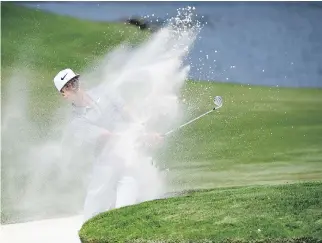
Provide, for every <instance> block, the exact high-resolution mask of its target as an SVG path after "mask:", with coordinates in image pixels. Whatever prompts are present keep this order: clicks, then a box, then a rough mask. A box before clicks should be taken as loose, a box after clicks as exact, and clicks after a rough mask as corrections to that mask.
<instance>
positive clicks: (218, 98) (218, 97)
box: [214, 96, 223, 110]
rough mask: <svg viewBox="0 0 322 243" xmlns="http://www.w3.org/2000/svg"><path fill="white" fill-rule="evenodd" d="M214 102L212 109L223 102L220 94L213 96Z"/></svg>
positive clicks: (220, 105) (217, 107)
mask: <svg viewBox="0 0 322 243" xmlns="http://www.w3.org/2000/svg"><path fill="white" fill-rule="evenodd" d="M214 104H215V105H216V107H215V108H214V110H217V109H219V108H220V107H222V104H223V99H222V97H221V96H215V98H214Z"/></svg>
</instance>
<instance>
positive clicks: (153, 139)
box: [147, 133, 164, 147]
mask: <svg viewBox="0 0 322 243" xmlns="http://www.w3.org/2000/svg"><path fill="white" fill-rule="evenodd" d="M163 142H164V137H163V136H162V135H161V134H160V133H149V134H148V135H147V143H148V145H150V146H153V147H154V146H160V145H162V144H163Z"/></svg>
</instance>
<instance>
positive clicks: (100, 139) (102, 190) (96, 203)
mask: <svg viewBox="0 0 322 243" xmlns="http://www.w3.org/2000/svg"><path fill="white" fill-rule="evenodd" d="M79 78H80V75H79V74H76V73H74V72H73V70H71V69H69V68H68V69H64V70H62V71H60V72H59V73H58V74H57V75H56V76H55V78H54V84H55V87H56V88H57V90H58V91H59V92H60V93H61V95H62V96H63V97H64V98H65V99H66V100H67V101H68V102H70V103H71V104H72V106H73V114H74V119H73V120H72V122H71V124H70V125H71V127H72V128H73V129H72V134H73V138H75V140H77V142H82V143H86V147H90V148H93V151H94V153H95V157H96V161H95V163H94V167H93V173H92V175H93V176H92V179H91V181H90V184H89V187H88V191H87V195H86V199H85V203H84V219H85V220H88V219H90V218H91V217H93V216H95V215H97V214H98V213H101V212H104V211H107V210H109V209H112V208H115V207H122V206H126V205H131V204H134V203H136V198H137V192H138V191H139V189H138V188H137V185H136V183H135V179H134V178H132V177H128V176H127V177H126V176H124V171H125V167H124V160H123V159H122V156H120V154H118V153H113V152H110V151H109V148H110V147H113V146H115V141H117V139H118V138H119V137H120V134H119V133H117V132H115V131H114V130H113V128H111V129H110V128H109V125H110V124H111V123H113V124H116V123H117V122H116V121H117V120H119V121H120V123H122V124H126V122H124V119H125V118H124V117H125V116H126V115H128V114H125V110H124V104H123V103H122V101H121V100H117V101H111V102H110V107H112V108H111V109H108V110H109V112H108V117H107V116H104V115H103V116H102V112H105V111H106V107H104V110H102V109H101V107H100V98H101V97H96V96H95V94H94V93H91V92H90V91H87V92H85V91H84V90H83V89H82V88H81V87H80V80H79ZM124 115H125V116H124ZM102 117H104V119H103V120H102V119H101V118H102ZM106 117H107V118H106ZM111 120H113V122H111ZM146 138H148V139H151V138H152V140H153V141H156V142H160V141H162V137H161V136H159V135H158V134H151V135H149V136H148V137H146ZM150 141H151V140H150ZM110 150H112V149H110ZM124 178H126V180H125V181H126V182H124V183H123V185H124V184H127V185H125V187H123V190H122V193H121V192H120V193H117V187H118V184H119V183H120V181H121V180H122V179H124ZM124 188H125V189H124ZM118 194H122V195H118ZM118 202H119V203H118Z"/></svg>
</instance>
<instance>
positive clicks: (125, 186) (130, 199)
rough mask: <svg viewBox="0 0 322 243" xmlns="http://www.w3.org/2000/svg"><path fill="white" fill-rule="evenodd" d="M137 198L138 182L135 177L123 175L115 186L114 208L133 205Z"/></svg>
mask: <svg viewBox="0 0 322 243" xmlns="http://www.w3.org/2000/svg"><path fill="white" fill-rule="evenodd" d="M137 198H138V182H137V180H136V179H135V177H133V176H131V175H125V176H123V177H122V179H121V180H120V181H119V184H118V187H117V198H116V206H115V207H116V208H120V207H125V206H129V205H133V204H135V203H136V202H137Z"/></svg>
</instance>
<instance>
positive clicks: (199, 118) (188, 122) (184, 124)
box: [164, 109, 215, 136]
mask: <svg viewBox="0 0 322 243" xmlns="http://www.w3.org/2000/svg"><path fill="white" fill-rule="evenodd" d="M214 110H215V109H212V110H210V111H207V112H206V113H204V114H202V115H200V116H198V117H196V118H194V119H192V120H190V121H188V122H186V123H185V124H182V125H181V126H180V127H178V128H176V129H173V130H171V131H169V132H167V133H165V134H164V135H165V136H167V135H169V134H170V133H172V132H174V131H176V130H179V129H180V128H182V127H184V126H186V125H188V124H190V123H192V122H194V121H196V120H198V119H200V118H201V117H203V116H205V115H207V114H209V113H210V112H212V111H214Z"/></svg>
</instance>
